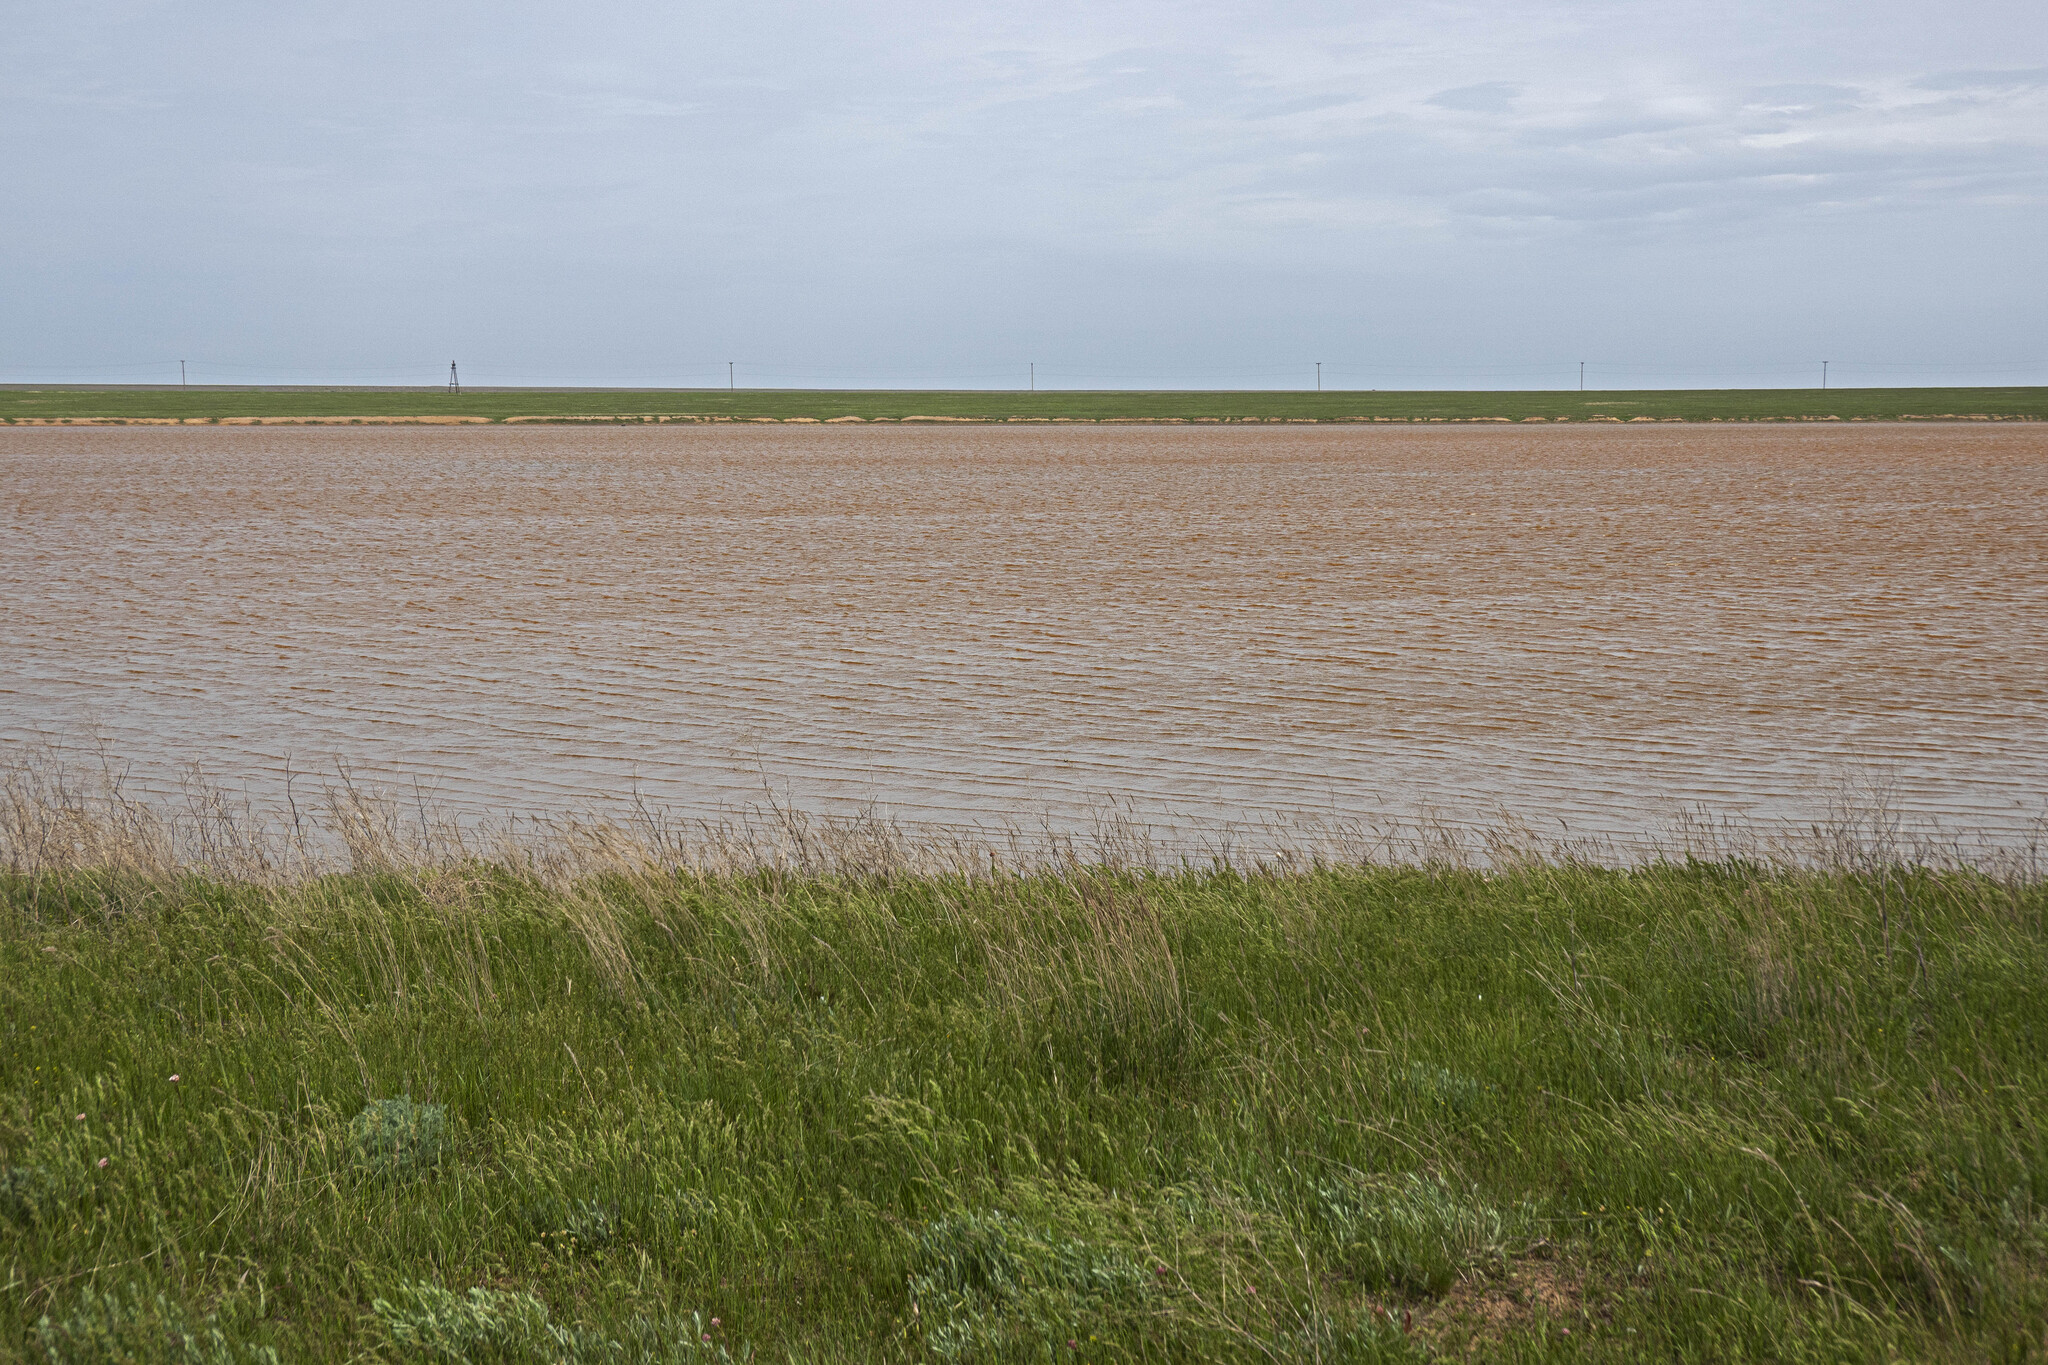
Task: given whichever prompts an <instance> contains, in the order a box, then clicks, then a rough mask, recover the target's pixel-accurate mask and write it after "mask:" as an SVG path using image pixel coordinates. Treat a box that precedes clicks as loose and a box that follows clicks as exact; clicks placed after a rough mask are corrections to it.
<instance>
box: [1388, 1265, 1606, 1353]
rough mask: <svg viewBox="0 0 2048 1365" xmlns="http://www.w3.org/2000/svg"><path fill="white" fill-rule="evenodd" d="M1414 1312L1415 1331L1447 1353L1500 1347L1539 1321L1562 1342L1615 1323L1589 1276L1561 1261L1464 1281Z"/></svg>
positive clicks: (1414, 1309) (1412, 1327) (1518, 1267)
mask: <svg viewBox="0 0 2048 1365" xmlns="http://www.w3.org/2000/svg"><path fill="white" fill-rule="evenodd" d="M1399 1311H1400V1310H1395V1312H1396V1314H1397V1316H1398V1313H1399ZM1412 1312H1413V1318H1412V1320H1411V1323H1410V1330H1412V1331H1414V1332H1416V1333H1418V1334H1420V1335H1422V1336H1424V1337H1425V1338H1427V1339H1428V1340H1429V1341H1430V1342H1431V1344H1432V1345H1434V1346H1436V1347H1437V1348H1438V1349H1439V1350H1447V1351H1461V1350H1471V1349H1472V1348H1474V1347H1477V1346H1485V1345H1491V1344H1496V1343H1498V1342H1500V1341H1501V1340H1503V1339H1504V1338H1506V1337H1508V1336H1510V1335H1511V1334H1514V1333H1517V1332H1522V1331H1527V1330H1529V1329H1531V1328H1533V1327H1534V1326H1536V1324H1537V1323H1538V1322H1539V1321H1540V1322H1546V1323H1548V1324H1549V1325H1550V1328H1551V1330H1552V1331H1554V1332H1556V1333H1557V1334H1558V1335H1560V1336H1571V1335H1573V1334H1574V1333H1578V1332H1595V1333H1597V1332H1598V1331H1600V1329H1601V1328H1602V1327H1604V1326H1605V1325H1606V1323H1607V1321H1608V1320H1609V1319H1610V1318H1611V1317H1612V1312H1611V1310H1608V1309H1605V1308H1603V1307H1598V1306H1595V1305H1594V1304H1593V1302H1592V1301H1591V1296H1590V1294H1589V1286H1588V1284H1587V1281H1586V1277H1585V1276H1584V1275H1582V1274H1580V1273H1579V1272H1578V1271H1577V1270H1575V1269H1573V1268H1572V1267H1571V1266H1568V1265H1564V1264H1561V1263H1559V1262H1557V1261H1552V1260H1547V1259H1534V1258H1531V1259H1523V1260H1517V1261H1512V1262H1510V1263H1509V1264H1508V1266H1507V1268H1506V1269H1505V1270H1502V1271H1498V1272H1496V1273H1493V1274H1490V1275H1486V1276H1482V1277H1474V1278H1471V1279H1465V1280H1460V1281H1459V1282H1458V1283H1457V1284H1456V1285H1454V1286H1452V1288H1451V1291H1450V1292H1449V1293H1448V1294H1446V1295H1444V1296H1443V1298H1441V1299H1439V1300H1437V1301H1436V1302H1434V1303H1432V1304H1429V1305H1427V1306H1426V1307H1415V1308H1413V1309H1412Z"/></svg>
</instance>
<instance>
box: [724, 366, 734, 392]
mask: <svg viewBox="0 0 2048 1365" xmlns="http://www.w3.org/2000/svg"><path fill="white" fill-rule="evenodd" d="M732 388H733V383H732V362H731V361H730V360H728V361H726V362H725V391H726V392H727V393H731V392H732Z"/></svg>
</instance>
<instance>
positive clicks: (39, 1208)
mask: <svg viewBox="0 0 2048 1365" xmlns="http://www.w3.org/2000/svg"><path fill="white" fill-rule="evenodd" d="M58 1196H59V1191H58V1189H57V1182H56V1181H55V1180H53V1179H51V1178H50V1173H49V1172H48V1171H46V1170H44V1169H43V1168H42V1167H40V1166H0V1219H4V1220H6V1221H7V1222H10V1223H16V1224H19V1225H20V1226H22V1227H32V1226H34V1225H35V1224H38V1223H41V1222H45V1221H47V1220H48V1219H49V1217H50V1215H51V1214H52V1213H54V1212H55V1211H56V1208H57V1203H58Z"/></svg>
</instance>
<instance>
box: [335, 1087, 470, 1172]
mask: <svg viewBox="0 0 2048 1365" xmlns="http://www.w3.org/2000/svg"><path fill="white" fill-rule="evenodd" d="M348 1136H349V1149H350V1152H351V1154H352V1155H353V1157H354V1158H355V1163H356V1165H357V1167H358V1168H359V1169H361V1170H364V1171H367V1172H369V1173H370V1174H372V1175H379V1176H400V1175H411V1174H415V1173H417V1172H420V1171H424V1170H426V1169H428V1168H429V1167H432V1166H435V1165H438V1164H439V1163H440V1161H441V1157H442V1154H443V1153H444V1152H445V1151H446V1149H447V1146H448V1110H447V1109H446V1108H445V1107H443V1106H441V1105H438V1104H415V1103H414V1102H413V1101H412V1100H411V1099H410V1098H400V1099H390V1100H377V1101H374V1102H373V1103H371V1104H369V1105H366V1106H365V1107H364V1109H363V1112H362V1113H360V1114H357V1115H356V1116H355V1118H354V1119H353V1120H352V1121H351V1122H350V1123H349V1126H348Z"/></svg>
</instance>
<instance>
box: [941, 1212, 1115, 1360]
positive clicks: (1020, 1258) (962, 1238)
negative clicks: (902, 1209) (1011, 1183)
mask: <svg viewBox="0 0 2048 1365" xmlns="http://www.w3.org/2000/svg"><path fill="white" fill-rule="evenodd" d="M1152 1279H1153V1277H1152V1275H1151V1274H1149V1273H1147V1271H1146V1270H1145V1267H1144V1266H1143V1264H1141V1263H1140V1262H1139V1260H1138V1259H1137V1258H1136V1257H1134V1256H1133V1255H1132V1254H1131V1252H1130V1251H1129V1250H1127V1249H1125V1248H1122V1247H1118V1246H1103V1245H1097V1244H1092V1243H1090V1242H1087V1241H1083V1240H1079V1239H1076V1238H1071V1237H1061V1236H1058V1235H1056V1234H1054V1233H1052V1232H1051V1231H1049V1230H1047V1229H1042V1228H1036V1227H1032V1226H1030V1225H1027V1224H1025V1223H1024V1222H1022V1221H1021V1220H1018V1219H1016V1218H1012V1217H1010V1216H1008V1215H1006V1214H1003V1213H1001V1212H998V1211H994V1210H965V1211H962V1212H959V1213H955V1214H951V1215H949V1216H947V1217H944V1218H940V1219H937V1220H935V1221H934V1222H932V1223H930V1224H928V1225H927V1226H926V1227H925V1230H924V1232H923V1233H922V1234H921V1235H920V1236H919V1238H918V1244H917V1254H916V1258H915V1261H914V1263H913V1269H912V1272H911V1275H910V1285H909V1287H910V1296H911V1299H912V1301H913V1302H914V1303H915V1304H916V1305H917V1312H918V1318H919V1321H920V1322H921V1323H922V1324H923V1327H924V1332H925V1343H926V1345H927V1346H929V1347H930V1348H931V1350H932V1351H933V1352H934V1353H935V1354H937V1355H938V1356H939V1357H940V1358H941V1359H945V1360H962V1359H973V1358H975V1357H977V1356H979V1355H981V1354H983V1353H985V1352H989V1351H997V1352H1000V1351H1002V1350H1003V1349H1005V1348H1015V1347H1020V1346H1022V1347H1039V1346H1053V1345H1057V1344H1058V1343H1060V1342H1062V1341H1066V1340H1068V1339H1070V1338H1075V1337H1085V1336H1087V1335H1089V1332H1088V1330H1087V1327H1088V1326H1089V1325H1093V1326H1096V1327H1098V1328H1102V1329H1108V1328H1110V1327H1111V1326H1112V1324H1113V1323H1115V1322H1116V1321H1118V1320H1119V1319H1121V1318H1123V1317H1126V1316H1128V1315H1129V1313H1130V1310H1135V1309H1138V1308H1139V1307H1141V1306H1142V1305H1143V1303H1144V1302H1145V1301H1146V1299H1148V1298H1149V1297H1151V1296H1152V1294H1153V1293H1154V1285H1153V1283H1152Z"/></svg>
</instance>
